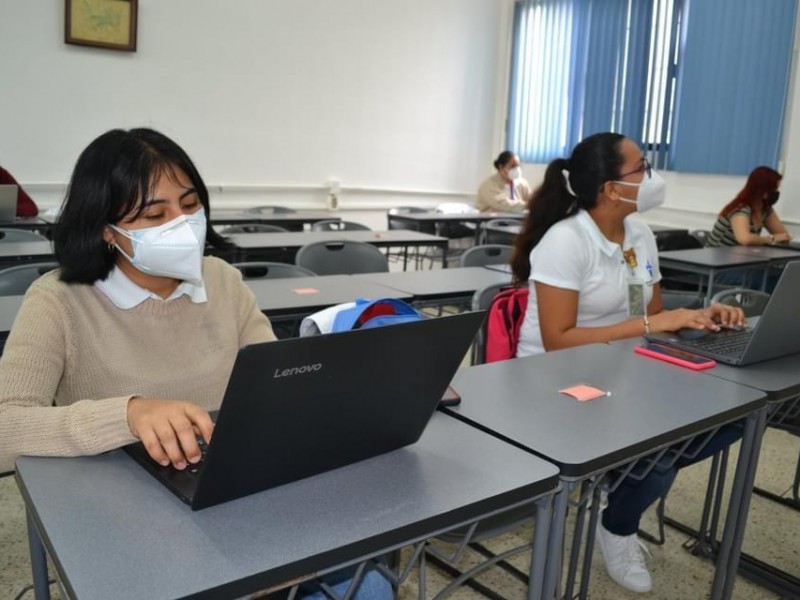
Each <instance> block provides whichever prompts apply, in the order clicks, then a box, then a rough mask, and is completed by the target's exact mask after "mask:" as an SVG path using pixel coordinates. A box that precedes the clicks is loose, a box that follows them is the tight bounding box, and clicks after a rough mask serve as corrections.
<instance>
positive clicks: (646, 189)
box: [614, 170, 667, 213]
mask: <svg viewBox="0 0 800 600" xmlns="http://www.w3.org/2000/svg"><path fill="white" fill-rule="evenodd" d="M614 183H618V184H620V185H627V186H631V187H638V188H639V195H638V196H637V198H636V200H631V199H630V198H623V197H622V196H620V198H619V199H620V200H621V201H622V202H627V203H629V204H635V205H636V211H637V212H640V213H643V212H647V211H648V210H652V209H654V208H657V207H659V206H661V205H662V204H664V200H665V199H666V197H667V182H666V181H664V180H663V179H662V178H661V175H659V174H658V173H656V171H654V170H651V171H650V176H649V177H648V176H647V175H646V174H645V176H644V179H642V181H641V183H632V182H630V181H615V182H614Z"/></svg>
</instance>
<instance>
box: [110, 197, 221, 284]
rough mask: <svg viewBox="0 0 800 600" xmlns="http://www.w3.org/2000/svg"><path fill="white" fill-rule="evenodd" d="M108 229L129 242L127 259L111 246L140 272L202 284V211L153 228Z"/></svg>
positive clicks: (203, 235)
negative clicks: (131, 249)
mask: <svg viewBox="0 0 800 600" xmlns="http://www.w3.org/2000/svg"><path fill="white" fill-rule="evenodd" d="M109 227H111V228H112V229H113V230H114V231H116V232H118V233H120V234H122V235H124V236H125V237H126V238H128V239H129V240H131V244H132V245H133V256H128V255H127V254H126V253H125V251H124V250H123V249H122V248H120V246H119V245H118V244H114V246H116V248H117V250H118V251H119V253H120V254H122V256H124V257H125V258H127V259H128V261H129V262H130V263H131V264H132V265H133V266H134V267H136V268H137V269H139V270H140V271H141V272H142V273H146V274H147V275H156V276H159V277H171V278H173V279H182V280H184V281H188V282H190V283H194V284H199V283H201V282H202V281H203V250H204V249H205V244H206V215H205V212H204V211H203V209H200V210H199V211H197V212H196V213H195V214H193V215H188V216H187V215H181V216H179V217H177V218H175V219H173V220H172V221H170V222H168V223H164V224H163V225H158V226H156V227H145V228H144V229H122V228H121V227H117V226H116V225H109Z"/></svg>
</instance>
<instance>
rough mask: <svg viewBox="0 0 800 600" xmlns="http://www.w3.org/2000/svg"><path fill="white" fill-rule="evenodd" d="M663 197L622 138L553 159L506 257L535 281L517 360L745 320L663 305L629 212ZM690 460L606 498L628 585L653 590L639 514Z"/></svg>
mask: <svg viewBox="0 0 800 600" xmlns="http://www.w3.org/2000/svg"><path fill="white" fill-rule="evenodd" d="M664 196H665V185H664V181H663V180H662V179H661V178H660V177H659V176H658V174H657V173H656V172H654V171H653V170H652V169H651V168H650V165H649V164H648V163H647V160H646V159H645V158H644V157H643V156H642V153H641V151H640V150H639V147H638V146H637V145H636V144H635V143H634V142H632V141H631V140H629V139H627V138H625V137H624V136H622V135H619V134H615V133H599V134H595V135H592V136H590V137H588V138H586V139H585V140H583V141H582V142H580V143H579V144H578V145H577V146H576V147H575V148H574V150H573V151H572V156H570V158H569V159H563V158H559V159H556V160H554V161H553V162H551V163H550V165H549V166H548V167H547V171H546V173H545V177H544V181H543V182H542V185H541V186H540V187H539V188H538V189H537V190H536V191H535V192H534V193H533V196H532V197H531V200H530V205H529V214H528V216H527V218H526V219H525V223H524V225H523V229H522V232H521V233H520V235H519V236H518V238H517V243H516V246H515V251H514V256H513V258H512V269H513V271H514V276H515V279H516V280H517V281H530V282H531V283H530V296H529V301H528V307H527V311H526V315H525V320H524V321H523V324H522V328H521V330H520V339H519V345H518V349H517V356H528V355H531V354H538V353H542V352H546V351H549V350H557V349H560V348H567V347H570V346H579V345H582V344H590V343H596V342H608V341H611V340H615V339H621V338H627V337H635V336H639V335H642V334H644V333H648V332H651V331H652V332H656V331H675V330H677V329H681V328H693V329H706V328H708V329H712V330H718V329H719V328H720V325H737V326H740V325H743V323H744V315H743V314H742V311H741V310H739V309H735V308H731V307H728V306H722V305H714V306H711V307H709V308H707V309H704V310H688V309H678V310H671V311H664V310H662V305H661V290H660V285H659V280H660V279H661V274H660V272H659V269H658V250H657V248H656V242H655V238H654V237H653V234H652V232H651V231H650V228H649V227H648V226H647V225H645V224H644V223H642V222H641V221H638V220H636V219H628V218H627V217H629V216H630V215H632V214H633V213H635V212H637V211H638V212H644V211H646V210H648V209H650V208H654V207H656V206H658V205H660V204H661V203H663V201H664ZM740 435H741V428H740V427H739V426H738V425H732V426H730V427H728V428H723V429H722V430H720V432H719V433H718V434H717V436H716V437H715V438H713V439H712V440H711V441H710V442H709V443H708V444H706V446H705V447H704V448H703V449H702V451H701V452H700V453H699V454H698V456H697V457H696V458H695V459H694V460H693V461H691V462H697V461H698V460H701V459H702V458H705V457H707V456H710V455H712V454H714V453H715V452H717V451H718V450H720V449H721V448H724V447H725V446H726V445H728V444H730V443H731V442H733V441H735V440H736V439H738V437H740ZM686 464H689V462H688V461H687V462H683V463H681V462H678V463H677V464H676V466H675V467H673V468H670V469H662V470H657V469H654V470H653V471H652V472H651V473H650V474H648V475H647V476H646V477H645V478H644V479H643V480H641V481H640V482H639V481H634V480H632V479H630V478H629V479H626V480H625V481H624V482H623V484H621V485H620V486H619V487H618V488H617V489H616V490H615V491H614V492H613V493H612V494H610V495H609V498H608V506H607V507H606V509H605V510H604V511H603V518H602V523H601V524H600V525H599V527H598V540H599V543H600V548H601V552H602V555H603V558H604V561H605V564H606V569H607V570H608V573H609V575H610V576H611V578H612V579H614V581H616V582H617V583H619V584H620V585H622V586H623V587H625V588H627V589H629V590H632V591H637V592H646V591H649V590H650V589H651V587H652V581H651V578H650V573H649V572H648V570H647V566H646V565H645V562H644V555H643V554H642V550H641V548H640V542H639V541H638V539H637V537H636V532H637V530H638V529H639V519H640V517H641V515H642V513H644V511H645V510H646V509H647V507H648V506H650V505H651V504H652V503H653V502H654V501H655V500H656V499H657V498H659V497H660V496H662V495H663V494H665V493H666V491H667V490H668V489H669V486H670V485H671V484H672V481H673V479H674V478H675V474H676V472H677V469H678V468H679V467H682V466H685V465H686Z"/></svg>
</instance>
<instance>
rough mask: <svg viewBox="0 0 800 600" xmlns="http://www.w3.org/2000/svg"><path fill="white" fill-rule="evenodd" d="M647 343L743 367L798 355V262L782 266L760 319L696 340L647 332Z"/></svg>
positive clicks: (799, 262)
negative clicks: (744, 327)
mask: <svg viewBox="0 0 800 600" xmlns="http://www.w3.org/2000/svg"><path fill="white" fill-rule="evenodd" d="M644 337H645V338H646V339H647V340H649V341H651V342H657V343H659V344H663V345H665V346H672V347H674V348H678V349H680V350H686V351H688V352H693V353H695V354H699V355H701V356H705V357H707V358H713V359H714V360H716V361H717V362H721V363H725V364H729V365H737V366H744V365H749V364H753V363H757V362H761V361H763V360H769V359H772V358H778V357H780V356H787V355H789V354H796V353H798V352H800V261H792V262H789V263H787V264H786V266H785V267H784V269H783V273H782V274H781V278H780V279H779V280H778V284H777V285H776V286H775V290H774V291H773V292H772V295H771V296H770V298H769V301H768V302H767V305H766V306H765V307H764V312H763V313H762V314H761V316H760V317H755V318H751V319H748V326H747V328H746V329H743V330H741V331H736V330H727V329H726V330H722V331H719V332H710V333H707V334H706V335H704V336H703V337H701V338H698V339H683V338H681V337H680V336H679V335H678V334H675V333H651V334H649V335H646V336H644Z"/></svg>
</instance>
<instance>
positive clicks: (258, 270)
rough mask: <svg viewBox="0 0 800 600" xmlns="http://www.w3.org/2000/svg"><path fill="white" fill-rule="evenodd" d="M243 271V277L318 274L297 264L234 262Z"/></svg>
mask: <svg viewBox="0 0 800 600" xmlns="http://www.w3.org/2000/svg"><path fill="white" fill-rule="evenodd" d="M232 266H234V267H236V268H237V269H239V270H240V271H241V272H242V279H245V280H246V279H286V278H288V277H313V276H314V275H316V273H314V272H313V271H309V270H308V269H305V268H303V267H298V266H297V265H290V264H287V263H279V262H257V261H253V262H241V263H233V265H232Z"/></svg>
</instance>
